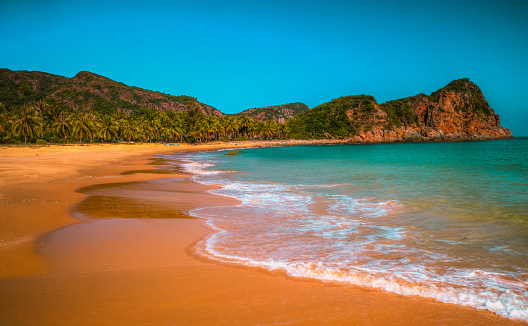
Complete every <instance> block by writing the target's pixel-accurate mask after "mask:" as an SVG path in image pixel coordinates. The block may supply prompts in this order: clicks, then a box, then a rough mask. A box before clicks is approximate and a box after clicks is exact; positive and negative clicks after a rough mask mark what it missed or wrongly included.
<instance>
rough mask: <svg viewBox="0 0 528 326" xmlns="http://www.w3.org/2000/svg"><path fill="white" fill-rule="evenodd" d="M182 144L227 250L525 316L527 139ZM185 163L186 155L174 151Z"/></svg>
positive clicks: (260, 261) (341, 279) (245, 259)
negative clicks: (231, 201)
mask: <svg viewBox="0 0 528 326" xmlns="http://www.w3.org/2000/svg"><path fill="white" fill-rule="evenodd" d="M225 153H226V151H218V152H205V153H191V154H177V155H173V156H167V158H174V159H175V162H179V163H178V164H181V165H182V166H183V168H184V169H186V170H187V171H189V172H190V173H193V174H194V177H193V178H194V180H195V181H197V182H200V183H207V184H217V185H220V186H221V187H222V188H221V189H219V190H215V191H214V193H217V194H220V195H224V196H231V197H234V198H237V199H238V200H240V204H239V205H237V206H226V207H212V208H201V209H197V210H194V211H192V212H191V213H192V214H193V215H195V216H197V217H200V218H203V219H205V220H206V221H207V223H208V224H209V225H210V226H211V227H212V228H213V229H214V230H216V233H215V234H213V235H212V236H210V237H209V238H207V239H205V240H203V241H202V242H201V243H199V244H198V245H197V250H198V251H199V252H200V253H201V254H203V255H206V256H208V257H209V258H213V259H216V260H218V261H222V262H227V263H233V264H240V265H246V266H252V267H260V268H264V269H268V270H280V271H283V272H285V273H287V274H288V275H292V276H295V277H301V278H311V279H318V280H321V281H324V282H333V283H340V284H355V285H359V286H364V287H370V288H376V289H380V290H383V291H388V292H394V293H398V294H402V295H416V296H421V297H427V298H432V299H435V300H437V301H440V302H446V303H454V304H459V305H465V306H471V307H474V308H477V309H487V310H490V311H492V312H495V313H497V314H500V315H503V316H506V317H509V318H517V319H522V320H525V321H528V139H527V138H518V139H513V140H499V141H480V142H460V143H403V144H377V145H326V146H295V147H274V148H254V149H243V150H242V153H240V154H239V155H237V156H226V155H224V154H225ZM175 164H177V163H175Z"/></svg>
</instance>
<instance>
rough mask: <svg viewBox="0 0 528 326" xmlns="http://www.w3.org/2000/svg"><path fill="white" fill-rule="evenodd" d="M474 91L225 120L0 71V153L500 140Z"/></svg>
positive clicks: (182, 101) (167, 103) (104, 82)
mask: <svg viewBox="0 0 528 326" xmlns="http://www.w3.org/2000/svg"><path fill="white" fill-rule="evenodd" d="M508 137H511V132H510V131H509V130H507V129H504V128H502V127H501V126H500V124H499V117H498V115H495V112H494V111H493V110H492V109H491V108H490V106H489V104H488V102H487V101H486V99H485V98H484V95H483V94H482V92H481V91H480V89H479V88H478V86H477V85H475V84H474V83H472V82H471V81H469V79H467V78H463V79H459V80H455V81H453V82H451V83H449V84H448V85H447V86H445V87H444V88H441V89H439V90H438V91H436V92H433V93H432V94H431V95H429V96H427V95H425V94H418V95H416V96H412V97H407V98H402V99H397V100H393V101H388V102H386V103H382V104H378V103H377V102H376V100H375V99H374V97H372V96H369V95H354V96H344V97H340V98H337V99H334V100H332V101H330V102H327V103H323V104H321V105H319V106H317V107H315V108H313V109H310V108H309V107H308V106H306V105H305V104H303V103H289V104H283V105H275V106H268V107H263V108H253V109H248V110H245V111H242V112H240V113H236V114H232V115H228V114H224V113H222V112H221V111H219V110H217V109H215V108H213V107H211V106H209V105H206V104H204V103H200V102H198V100H197V99H196V98H194V97H190V96H185V95H181V96H173V95H169V94H163V93H160V92H155V91H150V90H146V89H142V88H138V87H133V86H127V85H125V84H123V83H120V82H116V81H113V80H111V79H109V78H106V77H103V76H100V75H97V74H94V73H91V72H87V71H81V72H79V73H78V74H77V75H75V76H74V77H73V78H67V77H62V76H57V75H52V74H47V73H43V72H35V71H11V70H8V69H0V143H68V142H79V143H83V142H120V141H128V142H175V141H179V142H190V143H196V142H207V141H231V140H253V139H261V140H270V139H284V138H293V139H344V140H349V141H351V142H385V141H388V142H394V141H424V140H425V141H428V140H443V139H448V140H467V139H489V138H508Z"/></svg>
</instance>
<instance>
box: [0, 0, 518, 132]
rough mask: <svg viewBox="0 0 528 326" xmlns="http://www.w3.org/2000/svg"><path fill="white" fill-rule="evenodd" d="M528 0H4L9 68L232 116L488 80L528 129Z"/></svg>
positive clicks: (4, 63)
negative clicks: (114, 86)
mask: <svg viewBox="0 0 528 326" xmlns="http://www.w3.org/2000/svg"><path fill="white" fill-rule="evenodd" d="M527 59H528V1H511V0H501V1H488V0H480V1H464V0H455V1H451V0H445V1H423V0H420V1H403V0H402V1H382V0H361V1H333V0H326V1H323V0H321V1H319V0H305V1H290V0H278V1H276V0H267V1H260V0H258V1H251V0H248V1H237V0H223V1H216V0H210V1H203V0H190V1H157V0H151V1H133V0H131V1H112V0H107V1H100V0H92V1H66V0H48V1H31V0H14V1H12V0H1V1H0V68H8V69H11V70H36V71H44V72H48V73H52V74H56V75H62V76H67V77H73V76H74V75H75V74H77V73H78V72H79V71H82V70H88V71H91V72H93V73H96V74H100V75H103V76H106V77H108V78H111V79H114V80H116V81H120V82H123V83H125V84H127V85H131V86H138V87H142V88H146V89H151V90H156V91H161V92H164V93H168V94H171V95H189V96H193V97H197V98H198V100H199V101H200V102H202V103H206V104H209V105H211V106H214V107H216V108H217V109H219V110H221V111H222V112H224V113H236V112H240V111H243V110H245V109H248V108H253V107H263V106H269V105H277V104H285V103H291V102H303V103H305V104H307V105H309V106H310V107H315V106H317V105H319V104H322V103H324V102H328V101H330V100H332V99H334V98H337V97H340V96H347V95H359V94H368V95H373V96H374V97H375V98H376V99H377V101H378V103H383V102H386V101H388V100H393V99H398V98H402V97H407V96H412V95H415V94H418V93H425V94H430V93H431V92H433V91H435V90H437V89H439V88H442V87H443V86H445V85H446V84H447V83H449V82H450V81H452V80H454V79H458V78H463V77H468V78H469V79H470V80H471V81H473V82H474V83H476V84H477V85H479V87H480V88H481V90H482V91H483V93H484V95H485V96H486V99H487V100H488V102H489V103H490V105H491V107H492V108H493V109H495V111H496V112H497V113H499V114H500V116H501V124H502V125H503V126H504V127H506V128H510V129H511V130H512V132H513V134H514V136H528V104H527V103H528V62H527Z"/></svg>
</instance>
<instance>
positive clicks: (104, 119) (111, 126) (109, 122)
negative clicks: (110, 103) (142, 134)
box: [97, 115, 117, 141]
mask: <svg viewBox="0 0 528 326" xmlns="http://www.w3.org/2000/svg"><path fill="white" fill-rule="evenodd" d="M116 135H117V124H116V123H115V121H114V119H113V118H112V116H110V115H103V116H101V118H100V119H99V130H98V132H97V137H99V138H101V139H102V140H104V141H109V140H113V139H114V138H115V137H116Z"/></svg>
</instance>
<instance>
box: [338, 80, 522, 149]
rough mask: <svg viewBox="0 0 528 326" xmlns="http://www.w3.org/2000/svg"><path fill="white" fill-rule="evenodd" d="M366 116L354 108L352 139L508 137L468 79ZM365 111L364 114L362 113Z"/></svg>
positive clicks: (379, 107) (376, 107) (377, 107)
mask: <svg viewBox="0 0 528 326" xmlns="http://www.w3.org/2000/svg"><path fill="white" fill-rule="evenodd" d="M372 104H373V106H374V110H373V111H372V112H371V113H370V114H368V117H361V113H358V111H359V112H361V110H360V109H359V108H358V109H356V110H354V109H353V108H352V109H350V110H349V112H347V114H348V115H349V117H351V118H352V117H361V120H358V123H357V124H356V125H357V128H358V132H357V134H356V135H354V136H352V137H351V138H350V140H351V141H352V142H408V141H441V140H453V141H455V140H483V139H505V138H511V137H512V135H511V131H510V130H508V129H506V128H503V127H501V125H500V118H499V115H498V114H495V111H494V110H493V109H492V108H491V107H490V106H489V104H488V102H487V101H486V99H485V98H484V95H483V94H482V92H481V90H480V89H479V87H478V86H477V85H475V84H474V83H472V82H471V81H470V80H469V79H467V78H464V79H459V80H455V81H453V82H451V83H450V84H448V85H447V86H446V87H444V88H442V89H440V90H438V91H436V92H434V93H432V94H431V95H430V96H427V95H425V94H418V95H416V96H413V97H408V98H404V99H400V100H396V101H389V102H387V103H383V104H381V105H378V104H377V103H376V102H375V100H374V101H373V103H372ZM363 115H364V114H363Z"/></svg>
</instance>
